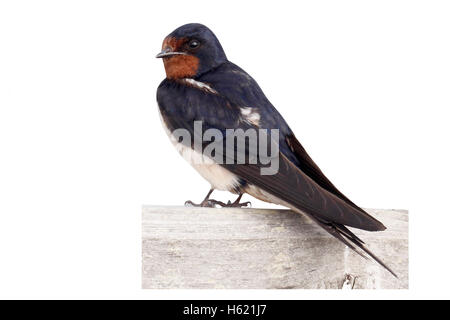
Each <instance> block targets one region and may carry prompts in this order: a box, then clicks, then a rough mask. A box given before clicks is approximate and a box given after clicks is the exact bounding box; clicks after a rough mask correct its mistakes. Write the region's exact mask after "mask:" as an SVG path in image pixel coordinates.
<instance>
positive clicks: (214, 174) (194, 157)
mask: <svg viewBox="0 0 450 320" xmlns="http://www.w3.org/2000/svg"><path fill="white" fill-rule="evenodd" d="M161 122H162V125H163V127H164V130H165V131H166V133H167V135H168V136H169V139H170V141H171V142H172V144H173V145H174V146H175V149H177V151H178V153H180V154H181V156H182V157H183V158H184V159H185V160H186V161H187V162H189V164H190V165H191V166H192V167H193V168H194V169H195V170H197V172H198V173H199V174H200V175H201V176H202V177H203V178H205V179H206V180H207V181H208V182H209V183H210V184H211V187H212V188H214V189H218V190H223V191H233V190H235V189H236V187H238V186H239V178H238V177H237V176H236V175H235V174H233V173H231V172H230V171H228V170H226V169H224V168H223V167H222V166H220V165H218V164H216V163H215V162H214V160H212V159H211V158H209V157H207V156H204V155H203V154H201V153H200V152H198V151H195V150H194V149H192V148H191V147H190V146H185V145H183V144H182V143H180V142H178V140H177V139H176V138H175V137H174V135H173V134H172V132H171V131H170V130H169V128H167V125H166V123H165V122H164V119H163V118H162V116H161Z"/></svg>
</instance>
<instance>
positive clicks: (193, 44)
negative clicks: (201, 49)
mask: <svg viewBox="0 0 450 320" xmlns="http://www.w3.org/2000/svg"><path fill="white" fill-rule="evenodd" d="M199 45H200V42H199V41H197V40H191V41H189V48H191V49H195V48H197V47H198V46H199Z"/></svg>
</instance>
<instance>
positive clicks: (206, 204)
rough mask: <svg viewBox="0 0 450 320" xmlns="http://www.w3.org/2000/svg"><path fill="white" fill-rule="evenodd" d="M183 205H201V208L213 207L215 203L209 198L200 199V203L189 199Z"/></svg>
mask: <svg viewBox="0 0 450 320" xmlns="http://www.w3.org/2000/svg"><path fill="white" fill-rule="evenodd" d="M184 206H185V207H197V208H198V207H201V208H214V207H215V204H214V203H213V202H212V201H211V200H206V201H202V202H200V203H198V204H197V203H194V202H192V201H191V200H188V201H186V202H185V203H184Z"/></svg>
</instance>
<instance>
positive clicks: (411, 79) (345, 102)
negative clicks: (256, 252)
mask: <svg viewBox="0 0 450 320" xmlns="http://www.w3.org/2000/svg"><path fill="white" fill-rule="evenodd" d="M449 17H450V10H449V5H448V2H445V1H392V0H390V1H370V2H366V1H364V2H363V1H308V2H299V1H292V2H288V1H276V2H274V1H271V2H263V1H257V2H256V1H255V2H250V1H226V2H224V1H220V2H219V1H194V0H190V1H175V0H169V1H2V2H1V3H0V153H1V154H0V297H3V298H138V299H140V298H252V299H257V298H273V299H278V298H291V299H298V298H337V297H339V298H347V297H355V298H369V297H370V298H400V297H402V298H443V297H447V298H449V295H448V292H447V289H448V286H449V284H450V283H449V279H448V277H447V275H448V270H449V268H450V261H449V254H448V243H449V237H448V235H449V232H448V228H449V223H450V219H449V205H448V198H449V195H448V191H449V188H448V179H449V175H448V170H447V167H448V161H449V160H450V159H449V151H448V149H449V146H448V145H449V143H448V138H449V130H448V122H449V114H448V110H449V108H450V93H449V92H450V90H449V89H450V58H449V57H450V41H449V40H450V19H449ZM189 22H200V23H203V24H205V25H207V26H209V27H210V28H211V29H212V30H213V31H214V32H215V33H216V35H217V36H218V38H219V39H220V40H221V43H222V45H223V47H224V49H225V51H226V53H227V55H228V58H229V60H231V61H233V62H235V63H236V64H238V65H240V66H241V67H243V68H244V69H245V70H246V71H247V72H249V73H250V74H251V75H252V76H253V77H254V78H255V79H256V80H257V81H258V83H259V84H260V86H261V87H262V88H263V90H264V91H265V93H266V95H267V96H268V98H269V99H270V100H271V101H272V103H273V104H274V105H275V106H276V107H277V108H278V110H280V112H281V113H282V114H283V115H284V117H285V118H286V119H287V121H288V123H289V124H290V126H291V127H292V129H293V130H294V131H295V133H296V135H297V136H298V138H299V139H300V141H301V142H302V143H303V144H304V146H305V148H306V149H307V150H308V151H309V153H310V155H311V156H312V157H313V158H314V159H315V160H316V162H317V163H318V164H319V165H320V166H321V168H322V169H323V171H324V172H325V173H326V174H327V175H328V176H329V178H330V179H331V180H332V181H333V182H334V183H335V184H336V185H337V186H338V187H339V188H340V189H341V190H342V191H343V192H344V193H345V194H347V195H348V196H349V197H350V198H351V199H352V200H353V201H355V202H356V203H357V204H359V205H360V206H363V207H371V208H399V209H409V210H410V288H411V289H410V290H409V291H367V292H365V291H364V292H361V291H359V292H357V293H356V292H340V291H339V292H338V291H326V292H325V291H298V290H287V291H283V290H277V291H264V290H256V291H254V290H252V291H242V290H241V291H223V290H216V291H214V290H212V291H205V290H203V291H182V290H181V291H178V290H175V291H174V290H172V291H144V290H141V289H140V277H141V273H140V261H141V260H140V230H141V229H140V228H141V226H140V214H141V206H142V205H143V204H165V205H180V204H182V203H183V202H184V201H185V200H187V199H192V200H194V201H199V200H201V199H202V198H203V197H204V195H205V193H206V191H207V190H208V183H207V182H206V181H204V180H203V179H202V178H201V177H200V176H199V175H197V173H196V172H195V171H194V170H193V169H192V168H190V166H189V165H188V164H187V163H186V162H184V160H183V159H182V158H181V157H180V156H179V155H178V154H177V153H176V151H175V150H174V149H173V147H172V146H171V144H170V143H169V140H168V138H167V137H166V136H165V133H164V131H163V129H162V127H161V125H160V122H159V117H158V112H157V104H156V99H155V97H156V88H157V86H158V84H159V83H160V81H161V80H162V79H163V78H164V76H165V74H164V69H163V66H162V61H160V60H157V59H155V58H154V56H155V54H156V53H158V52H159V50H160V48H161V43H162V40H163V38H164V37H165V36H166V35H167V34H168V33H170V32H171V31H172V30H173V29H175V28H176V27H178V26H180V25H182V24H184V23H189ZM218 197H219V198H220V199H223V200H225V199H229V195H228V194H226V193H222V194H218ZM230 198H231V197H230ZM245 200H252V199H250V197H248V196H247V198H246V199H245ZM253 204H254V206H266V205H265V204H262V203H261V202H257V201H253Z"/></svg>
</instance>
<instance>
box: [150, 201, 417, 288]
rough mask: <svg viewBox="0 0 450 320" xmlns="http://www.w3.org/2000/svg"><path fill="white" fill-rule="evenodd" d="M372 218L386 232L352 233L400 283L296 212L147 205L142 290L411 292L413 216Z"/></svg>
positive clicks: (384, 213) (386, 213) (383, 213)
mask: <svg viewBox="0 0 450 320" xmlns="http://www.w3.org/2000/svg"><path fill="white" fill-rule="evenodd" d="M367 211H368V212H369V213H370V214H371V215H373V216H374V217H375V218H377V219H379V220H380V221H382V222H383V224H385V225H386V227H387V230H386V231H383V232H365V231H360V230H357V229H352V230H353V231H355V233H356V235H358V236H360V237H361V238H362V240H364V241H365V242H366V243H367V245H368V247H369V248H370V249H371V250H372V251H373V252H374V253H375V254H376V255H378V256H379V257H380V258H381V259H382V260H383V261H385V262H386V263H387V264H388V265H389V266H390V267H391V268H392V269H393V270H394V271H395V272H396V273H397V274H398V275H399V278H398V279H396V278H394V277H393V276H392V275H391V274H390V273H388V272H387V271H386V270H384V269H383V268H382V267H380V266H379V265H378V264H376V263H375V262H373V261H372V260H365V259H363V258H361V257H360V256H358V255H357V254H355V253H354V252H352V251H351V250H349V249H348V248H347V247H345V246H344V245H343V244H341V243H340V242H338V241H337V240H336V239H334V238H332V237H331V236H330V235H329V234H328V233H326V232H325V231H323V230H322V229H320V227H318V226H316V225H315V224H314V223H313V222H311V221H310V220H309V219H308V218H307V217H305V216H304V215H300V214H296V213H294V212H292V211H290V210H268V209H237V208H236V209H234V208H232V209H230V208H226V209H211V208H185V207H156V206H144V207H143V216H142V287H143V288H146V289H156V288H161V289H162V288H165V289H167V288H230V289H231V288H232V289H247V288H267V289H286V288H299V289H300V288H301V289H324V288H327V289H342V288H344V289H349V288H350V289H351V288H353V289H407V288H408V212H407V211H405V210H376V209H367Z"/></svg>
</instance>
